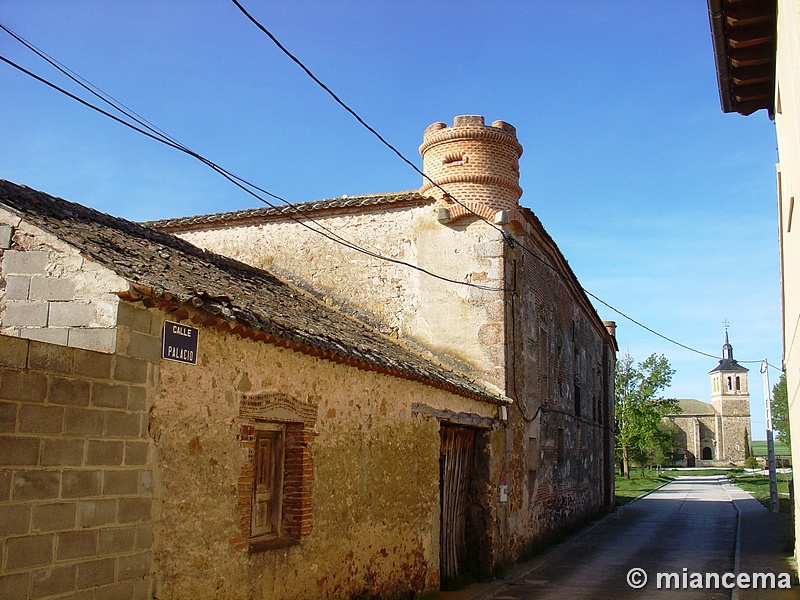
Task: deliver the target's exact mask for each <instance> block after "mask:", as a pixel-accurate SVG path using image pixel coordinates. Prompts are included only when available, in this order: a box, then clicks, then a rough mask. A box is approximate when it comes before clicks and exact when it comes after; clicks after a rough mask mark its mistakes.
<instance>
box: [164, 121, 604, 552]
mask: <svg viewBox="0 0 800 600" xmlns="http://www.w3.org/2000/svg"><path fill="white" fill-rule="evenodd" d="M420 153H421V155H422V161H423V172H424V178H423V181H422V186H421V187H420V189H419V190H414V191H407V192H398V193H392V194H380V195H373V196H353V197H348V196H345V197H342V198H335V199H329V200H323V201H318V202H309V203H305V204H299V205H293V206H291V207H280V208H258V209H252V210H243V211H237V212H230V213H220V214H212V215H202V216H193V217H185V218H178V219H170V220H165V221H159V222H154V223H150V225H152V226H154V227H156V228H158V229H161V230H163V231H167V232H170V233H174V234H176V235H178V236H180V237H182V238H184V239H186V240H188V241H190V242H192V243H193V244H196V245H197V246H199V247H202V248H205V249H208V250H211V251H213V252H218V253H220V254H224V255H226V256H230V257H233V258H236V259H237V260H241V261H243V262H246V263H248V264H252V265H254V266H257V267H260V268H268V269H270V270H271V271H273V272H275V273H278V274H280V275H281V276H283V277H286V278H287V279H289V280H290V281H292V282H293V283H295V284H296V285H298V286H300V287H303V288H305V289H308V290H310V291H312V292H313V293H316V294H319V295H321V296H323V298H324V301H326V302H329V303H331V304H333V305H336V306H337V307H339V308H340V310H342V311H344V312H347V313H349V314H352V315H354V316H357V317H358V318H359V319H362V320H364V321H366V322H369V323H372V324H374V325H375V326H376V327H377V328H379V329H380V330H381V331H383V332H385V333H387V334H388V335H391V336H393V337H397V338H399V339H402V340H403V341H404V342H405V343H409V344H414V345H415V347H417V348H418V349H420V351H422V352H428V353H431V354H432V355H433V357H434V358H435V359H436V360H439V361H442V362H443V363H445V364H447V365H448V366H450V367H452V368H454V369H458V370H461V371H463V372H466V373H469V374H471V375H473V376H475V377H476V378H478V379H480V380H482V381H485V382H487V383H488V384H491V385H493V386H496V387H497V388H499V389H500V390H501V391H502V392H503V393H504V394H505V396H507V397H508V398H510V399H511V400H512V405H511V407H510V408H509V426H508V432H509V434H508V436H507V439H506V441H505V443H504V450H503V451H502V453H503V456H504V459H503V460H504V463H503V465H502V467H501V469H500V472H499V473H497V474H496V477H497V479H496V480H495V481H494V482H493V483H494V484H495V485H500V486H502V488H503V489H504V490H506V489H507V491H508V502H504V503H503V505H502V514H501V519H500V529H501V530H502V532H503V533H502V535H503V537H504V538H505V539H506V540H507V541H506V543H505V544H504V545H503V550H502V553H503V555H502V557H501V556H495V557H493V559H492V560H497V561H500V562H508V561H510V560H514V559H515V558H516V557H518V556H519V555H520V554H522V553H523V552H525V551H526V549H527V548H529V547H530V546H531V545H532V544H535V543H536V541H537V540H539V539H541V537H542V536H544V535H546V534H548V533H550V532H552V531H555V530H558V529H560V528H562V527H565V526H568V525H570V524H572V523H575V522H578V521H580V520H582V519H584V518H586V517H588V516H589V515H591V514H593V513H595V512H596V511H598V510H603V509H608V508H610V507H612V506H613V503H614V431H613V423H614V419H613V405H614V400H613V387H614V381H613V373H614V362H615V356H616V355H615V352H616V341H615V338H614V333H613V331H614V329H613V328H614V326H613V323H608V324H604V323H603V322H602V321H601V320H600V319H599V317H598V315H597V313H596V311H595V310H594V308H593V307H592V305H591V303H590V302H589V300H588V299H587V297H586V295H585V293H584V292H583V289H582V288H581V286H580V284H579V282H578V281H577V278H576V277H575V274H574V273H573V272H572V270H571V268H570V267H569V264H568V263H567V261H566V259H565V258H564V256H563V255H562V253H561V252H560V250H559V248H558V246H557V245H556V244H555V242H554V241H553V239H552V238H551V237H550V236H549V234H548V233H547V231H546V230H545V229H544V227H543V225H542V223H541V222H540V221H539V219H538V218H537V217H536V215H535V214H534V212H533V211H532V210H530V209H528V208H525V207H523V206H521V205H520V204H519V200H520V197H521V195H522V189H521V188H520V185H519V157H520V156H521V154H522V146H521V145H520V143H519V141H518V139H517V135H516V130H515V128H514V127H513V126H511V125H509V124H508V123H505V122H503V121H495V122H494V123H492V124H491V125H486V124H485V122H484V118H483V117H480V116H460V117H456V118H455V120H454V123H453V125H452V126H447V125H445V124H444V123H434V124H432V125H430V126H429V127H428V128H427V129H426V130H425V131H424V133H423V141H422V145H421V146H420ZM311 228H324V231H325V232H326V233H327V234H328V235H326V236H324V237H323V236H321V235H319V234H318V233H316V232H314V231H312V230H311ZM331 237H337V238H338V239H336V240H332V239H331ZM342 239H343V240H346V241H347V242H349V243H352V244H355V245H357V246H359V247H360V248H363V249H366V250H367V251H368V252H371V253H377V254H381V255H383V256H386V257H388V258H389V259H391V261H395V262H391V261H386V260H380V259H377V258H375V257H374V256H371V255H369V254H366V253H363V252H356V251H353V250H352V249H351V248H347V247H345V246H344V245H343V244H342V243H340V242H341V240H342ZM396 261H404V262H406V263H410V264H411V265H413V267H417V268H418V269H424V270H425V271H428V272H429V273H434V274H436V275H439V276H443V277H446V278H447V279H449V281H444V280H442V279H439V278H435V277H431V276H429V275H428V274H426V273H424V272H421V271H420V270H418V269H414V268H408V267H406V266H405V265H402V264H398V263H397V262H396ZM453 280H455V281H456V283H454V282H453ZM458 283H462V284H466V285H458ZM504 493H505V492H504Z"/></svg>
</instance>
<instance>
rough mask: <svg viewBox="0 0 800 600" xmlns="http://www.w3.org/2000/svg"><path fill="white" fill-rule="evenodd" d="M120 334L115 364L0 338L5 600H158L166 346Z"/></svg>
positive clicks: (126, 321)
mask: <svg viewBox="0 0 800 600" xmlns="http://www.w3.org/2000/svg"><path fill="white" fill-rule="evenodd" d="M120 325H121V327H120V340H119V346H120V348H121V352H120V353H119V354H116V355H112V354H106V353H99V352H92V351H87V350H83V349H77V348H69V347H65V346H58V345H52V344H47V343H43V342H38V341H33V340H26V339H20V338H15V337H8V336H0V597H2V598H14V599H15V600H16V599H25V598H76V599H87V600H88V599H94V600H101V599H104V598H126V599H133V600H145V599H149V598H151V587H152V575H151V571H152V554H151V546H152V541H153V523H152V497H153V452H152V447H151V443H150V441H149V436H148V412H147V411H148V408H149V404H150V397H151V394H152V390H153V388H154V381H155V378H156V376H157V371H156V365H155V364H154V358H155V356H157V354H158V351H159V339H158V337H157V335H156V332H154V331H152V330H151V321H150V318H149V314H148V313H147V312H146V311H137V310H134V309H133V308H132V307H130V306H127V305H126V306H125V307H123V309H122V310H121V311H120ZM154 353H155V354H154Z"/></svg>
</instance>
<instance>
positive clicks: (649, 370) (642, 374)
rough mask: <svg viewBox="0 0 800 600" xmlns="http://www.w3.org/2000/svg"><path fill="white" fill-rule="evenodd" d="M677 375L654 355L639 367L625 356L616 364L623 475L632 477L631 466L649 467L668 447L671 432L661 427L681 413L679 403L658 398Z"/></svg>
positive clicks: (664, 359) (662, 360)
mask: <svg viewBox="0 0 800 600" xmlns="http://www.w3.org/2000/svg"><path fill="white" fill-rule="evenodd" d="M674 374H675V371H674V370H673V369H672V367H671V366H670V364H669V361H668V360H667V359H666V357H665V356H664V355H658V354H651V355H650V356H648V357H647V358H646V359H645V360H644V361H643V362H641V363H639V364H638V365H636V364H634V360H633V357H631V355H630V354H626V355H625V356H623V357H622V358H621V359H620V360H618V361H617V366H616V370H615V373H614V387H615V391H616V418H617V439H616V446H617V451H618V455H619V458H620V461H621V463H622V473H623V475H625V477H628V478H629V477H630V463H631V462H634V463H638V464H639V465H642V466H643V465H645V464H648V463H649V461H651V460H652V459H653V457H654V456H655V454H656V452H660V453H661V454H663V453H664V450H665V449H666V448H667V447H668V442H667V441H666V437H667V436H668V435H669V433H668V430H665V429H664V428H663V427H662V426H661V421H662V419H663V418H664V415H667V414H670V413H676V412H678V411H680V408H679V407H678V403H677V401H676V400H671V399H666V398H657V397H656V395H657V394H658V393H659V392H660V391H661V390H663V389H665V388H667V387H668V386H669V384H670V382H671V381H672V376H673V375H674Z"/></svg>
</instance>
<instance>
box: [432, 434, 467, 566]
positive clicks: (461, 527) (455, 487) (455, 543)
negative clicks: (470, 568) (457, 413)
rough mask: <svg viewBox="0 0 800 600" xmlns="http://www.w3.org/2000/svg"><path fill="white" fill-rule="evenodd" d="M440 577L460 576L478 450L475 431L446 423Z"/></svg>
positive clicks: (443, 439) (440, 459)
mask: <svg viewBox="0 0 800 600" xmlns="http://www.w3.org/2000/svg"><path fill="white" fill-rule="evenodd" d="M441 438H442V441H441V450H440V454H439V461H440V462H439V466H440V480H439V487H440V497H441V502H442V505H441V530H440V532H439V542H440V552H441V555H440V561H439V562H440V574H441V577H442V579H453V578H455V577H456V576H458V575H459V567H460V561H462V560H463V557H464V551H465V547H466V527H467V507H468V497H469V481H470V476H471V474H472V460H473V455H474V449H475V430H474V429H470V428H468V427H457V426H453V425H445V424H443V425H442V427H441Z"/></svg>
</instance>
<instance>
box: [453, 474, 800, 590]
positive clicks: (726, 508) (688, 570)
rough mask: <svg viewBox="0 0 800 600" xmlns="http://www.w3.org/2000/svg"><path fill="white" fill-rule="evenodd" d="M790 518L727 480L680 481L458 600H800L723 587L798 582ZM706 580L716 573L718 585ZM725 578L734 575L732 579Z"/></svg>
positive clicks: (670, 484) (708, 478)
mask: <svg viewBox="0 0 800 600" xmlns="http://www.w3.org/2000/svg"><path fill="white" fill-rule="evenodd" d="M785 517H788V515H773V514H770V513H768V512H767V511H766V509H764V508H763V507H762V506H761V505H760V504H759V503H758V502H757V501H755V500H753V499H752V498H751V497H750V496H749V495H748V494H745V493H744V492H742V491H741V490H740V489H739V488H738V487H736V486H734V485H732V484H730V483H728V480H727V479H725V478H722V477H681V478H678V479H676V480H674V481H672V482H671V483H669V484H667V485H665V486H664V487H662V488H660V489H658V490H656V491H654V492H652V493H651V494H649V495H647V496H645V497H644V498H641V499H640V500H638V501H636V502H634V503H632V504H630V505H628V506H626V507H624V508H622V509H621V510H619V511H618V512H617V513H615V514H614V515H612V516H610V517H609V518H606V519H605V520H604V521H603V522H602V523H600V524H599V525H597V526H595V527H593V528H591V529H589V530H588V531H585V532H584V533H582V534H580V535H578V536H576V537H575V538H573V539H571V540H569V541H568V542H566V543H564V544H562V545H561V546H560V547H557V548H555V549H554V550H552V551H551V552H548V553H547V554H546V555H545V556H543V557H540V558H539V559H536V560H533V561H531V562H530V563H528V564H527V565H521V566H520V567H518V568H517V569H515V570H514V573H513V574H512V576H510V577H509V578H508V579H507V580H506V581H505V582H502V584H500V582H494V583H493V584H491V585H489V586H485V587H484V588H483V589H480V588H475V589H473V590H472V592H469V591H465V593H464V594H463V595H460V596H458V597H457V598H458V599H459V600H461V599H463V600H489V599H491V600H528V599H536V600H540V599H541V600H549V599H559V600H560V599H563V598H592V599H596V598H614V599H620V600H623V599H627V598H692V599H716V598H732V599H733V600H746V599H748V598H800V594H799V593H798V588H797V587H794V588H793V589H791V590H763V589H759V590H752V589H739V588H731V587H725V586H724V583H725V582H726V581H727V582H728V583H729V584H730V583H734V582H735V580H734V579H733V577H735V576H736V575H738V574H739V573H745V572H747V571H746V570H745V569H759V571H763V572H772V573H773V575H774V576H775V581H776V582H777V581H778V575H779V573H780V572H787V573H791V575H792V580H793V581H794V574H793V572H792V569H791V567H790V566H789V564H788V563H787V562H786V561H785V560H784V558H785V554H786V549H785V547H784V546H782V545H781V543H780V542H779V540H778V539H776V538H778V537H780V538H784V537H785V535H784V534H785V533H786V529H787V527H791V520H790V519H789V520H787V519H786V518H785ZM770 528H772V529H770ZM743 533H744V534H747V536H748V537H746V538H745V537H743ZM789 535H791V534H789ZM633 569H636V570H637V571H633V572H632V570H633ZM752 572H753V571H751V572H750V573H752ZM659 574H661V575H659ZM698 574H699V575H698ZM706 574H712V575H711V576H710V579H709V578H707V575H706ZM714 574H716V576H718V577H719V580H718V581H719V583H718V584H717V585H715V582H716V580H715V579H714V577H715V575H714ZM726 574H731V575H729V576H728V578H727V579H724V577H725V575H726ZM643 576H644V577H643ZM645 577H646V582H645ZM698 577H700V578H701V579H700V580H698ZM699 582H700V583H702V587H697V584H698V583H699ZM442 598H448V597H447V596H446V595H445V594H443V595H442ZM453 598H454V600H455V599H456V596H454V597H453Z"/></svg>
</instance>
